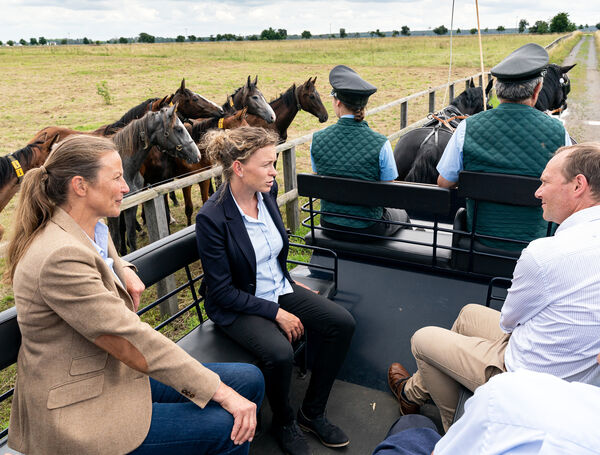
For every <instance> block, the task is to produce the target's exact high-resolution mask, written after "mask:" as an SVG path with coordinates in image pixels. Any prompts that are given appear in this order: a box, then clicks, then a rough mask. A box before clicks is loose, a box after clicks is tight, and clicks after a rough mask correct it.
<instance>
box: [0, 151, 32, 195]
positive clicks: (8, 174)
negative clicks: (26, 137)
mask: <svg viewBox="0 0 600 455" xmlns="http://www.w3.org/2000/svg"><path fill="white" fill-rule="evenodd" d="M39 144H40V143H37V142H36V143H33V144H28V145H26V146H25V147H23V148H22V149H19V150H17V151H16V152H13V153H12V155H13V157H14V158H15V159H16V160H17V161H19V163H21V167H22V168H24V169H23V170H25V169H26V168H28V167H29V165H30V164H31V160H32V159H33V155H34V154H35V152H34V150H33V148H34V147H37V146H38V145H39ZM15 175H16V174H15V171H14V168H13V165H12V163H11V161H10V158H9V157H8V155H5V156H2V157H0V186H3V185H5V184H6V182H7V181H8V180H10V179H11V178H12V177H13V176H15Z"/></svg>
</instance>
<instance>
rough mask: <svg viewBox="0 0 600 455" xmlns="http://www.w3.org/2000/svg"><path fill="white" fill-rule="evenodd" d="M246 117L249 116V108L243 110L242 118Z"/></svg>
mask: <svg viewBox="0 0 600 455" xmlns="http://www.w3.org/2000/svg"><path fill="white" fill-rule="evenodd" d="M246 115H248V106H245V107H244V109H242V118H246Z"/></svg>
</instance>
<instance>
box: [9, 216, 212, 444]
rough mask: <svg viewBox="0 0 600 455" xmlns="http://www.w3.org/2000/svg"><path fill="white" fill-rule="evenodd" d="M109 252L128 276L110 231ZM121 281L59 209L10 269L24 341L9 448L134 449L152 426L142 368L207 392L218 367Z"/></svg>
mask: <svg viewBox="0 0 600 455" xmlns="http://www.w3.org/2000/svg"><path fill="white" fill-rule="evenodd" d="M108 255H109V257H111V258H113V260H114V261H115V263H114V269H115V272H116V274H117V276H118V277H119V278H120V281H121V282H123V283H125V280H124V277H123V266H124V265H127V263H126V262H125V261H122V260H121V259H120V258H119V257H118V255H117V253H116V251H115V248H114V245H113V244H112V242H111V241H110V240H109V251H108ZM121 282H119V280H117V279H116V278H115V276H114V274H113V273H112V271H111V270H110V268H109V267H108V266H107V265H106V263H105V262H104V261H103V260H102V258H101V257H100V255H99V254H98V253H97V251H96V249H95V247H94V246H93V245H92V243H91V241H90V240H89V238H88V237H87V236H86V234H85V233H84V231H83V230H82V229H81V228H80V227H79V225H78V224H77V223H76V222H75V221H74V220H73V219H72V218H71V217H70V216H69V215H68V214H67V213H66V212H65V211H63V210H61V209H57V211H56V213H55V215H54V216H53V218H52V220H51V221H50V222H49V223H48V225H47V226H46V228H44V229H43V231H42V232H40V234H39V235H38V236H37V237H36V238H35V239H34V241H33V242H32V244H31V246H30V247H29V249H28V250H27V252H26V253H25V255H24V256H23V258H22V259H21V261H20V262H19V264H18V266H17V268H16V271H15V277H14V285H13V289H14V295H15V304H16V307H17V320H18V322H19V327H20V328H21V333H22V336H23V341H22V345H21V349H20V351H19V358H18V362H17V384H16V389H15V396H14V398H13V403H12V411H11V415H10V430H9V435H8V438H9V439H8V444H9V446H10V447H12V448H13V449H16V450H18V451H20V452H23V453H26V454H59V453H60V454H111V455H114V454H124V453H128V452H130V451H132V450H133V449H135V448H136V447H138V446H139V445H140V444H141V443H142V441H143V440H144V438H145V437H146V435H147V433H148V429H149V428H150V419H151V414H152V403H151V397H150V383H149V380H148V376H152V377H153V378H155V379H157V380H158V381H161V382H163V383H165V384H167V385H169V386H171V387H173V388H175V389H176V390H179V391H181V393H182V394H183V395H185V396H186V397H188V398H190V399H191V400H192V401H193V402H194V403H196V404H197V405H198V406H200V407H204V406H205V405H206V404H207V402H208V401H209V400H210V398H211V397H212V396H213V394H214V392H215V391H216V389H217V387H218V385H219V383H220V380H219V377H218V375H217V374H215V373H213V372H212V371H210V370H208V369H206V368H205V367H203V366H202V365H201V364H200V363H198V362H197V361H196V360H194V359H193V358H192V357H190V356H189V355H188V354H187V353H186V352H185V351H183V350H182V349H181V348H180V347H179V346H177V345H176V344H175V343H173V342H172V341H170V340H168V339H167V338H166V337H164V336H163V335H161V334H160V333H158V332H156V331H155V330H154V329H152V327H150V326H149V325H148V324H145V323H143V322H141V321H140V319H139V317H138V316H137V315H136V314H135V312H134V311H133V302H132V300H131V297H130V296H129V294H128V293H127V291H126V289H125V288H124V287H123V285H122V284H121ZM99 345H102V346H104V347H105V348H106V349H108V350H110V351H111V352H113V354H114V356H113V355H110V354H109V353H108V352H107V351H105V350H103V349H101V348H100V347H99ZM119 359H121V360H119ZM124 362H126V363H127V364H126V363H124ZM127 365H130V366H127ZM131 366H133V367H135V369H134V368H131Z"/></svg>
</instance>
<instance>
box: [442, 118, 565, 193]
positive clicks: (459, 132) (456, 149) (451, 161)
mask: <svg viewBox="0 0 600 455" xmlns="http://www.w3.org/2000/svg"><path fill="white" fill-rule="evenodd" d="M466 131H467V122H460V123H459V124H458V126H457V127H456V130H455V131H454V134H452V137H450V141H449V142H448V144H446V148H445V149H444V153H443V154H442V157H441V158H440V161H439V162H438V164H437V166H436V169H437V171H438V172H439V173H440V175H441V176H442V177H444V178H445V179H446V180H448V181H449V182H458V174H459V172H460V171H462V170H463V146H464V145H465V134H466ZM565 145H572V143H571V136H569V133H567V131H566V130H565Z"/></svg>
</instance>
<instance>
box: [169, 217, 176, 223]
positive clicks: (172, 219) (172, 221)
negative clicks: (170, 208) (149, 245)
mask: <svg viewBox="0 0 600 455" xmlns="http://www.w3.org/2000/svg"><path fill="white" fill-rule="evenodd" d="M169 224H177V220H176V219H175V218H173V217H172V216H171V219H170V220H169Z"/></svg>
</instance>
